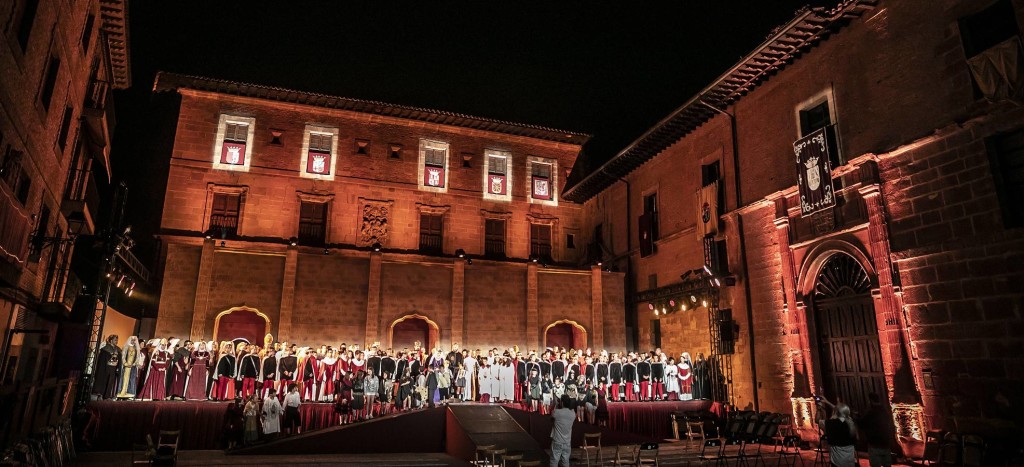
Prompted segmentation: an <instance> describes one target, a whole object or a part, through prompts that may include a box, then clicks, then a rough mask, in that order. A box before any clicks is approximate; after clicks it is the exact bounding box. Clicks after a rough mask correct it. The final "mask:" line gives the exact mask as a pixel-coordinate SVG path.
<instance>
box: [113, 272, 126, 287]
mask: <svg viewBox="0 0 1024 467" xmlns="http://www.w3.org/2000/svg"><path fill="white" fill-rule="evenodd" d="M124 278H125V276H124V274H122V275H121V276H120V277H118V278H117V285H115V286H114V287H120V286H121V284H123V283H124Z"/></svg>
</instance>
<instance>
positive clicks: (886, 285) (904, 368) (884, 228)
mask: <svg viewBox="0 0 1024 467" xmlns="http://www.w3.org/2000/svg"><path fill="white" fill-rule="evenodd" d="M872 165H873V164H872ZM862 170H863V169H862ZM869 170H870V169H869ZM858 191H859V192H860V195H861V196H862V197H863V198H864V205H865V207H867V211H868V251H869V253H870V254H871V262H873V263H874V264H875V273H876V274H877V275H878V289H877V290H872V291H871V296H872V297H873V298H874V301H875V310H876V311H875V316H876V319H877V320H878V338H879V339H878V340H879V343H880V344H881V346H882V365H883V366H884V371H885V380H886V385H887V386H888V387H889V391H890V394H892V399H893V402H897V403H918V402H920V395H919V393H918V391H917V387H916V384H915V383H914V377H913V371H912V370H911V368H910V359H909V358H907V356H908V354H907V352H906V349H905V343H906V342H909V340H908V336H905V335H903V332H904V331H905V328H906V326H905V325H904V324H903V316H902V310H903V304H902V303H901V302H900V298H899V297H898V296H897V295H896V293H895V292H896V289H895V286H894V284H893V278H894V277H895V274H894V271H893V266H892V262H891V251H890V249H889V229H888V225H887V223H886V219H885V208H884V206H883V205H882V197H881V190H880V188H879V185H878V184H870V185H865V186H862V187H861V188H860V189H859V190H858Z"/></svg>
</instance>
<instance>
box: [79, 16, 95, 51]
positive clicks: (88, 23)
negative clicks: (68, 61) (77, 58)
mask: <svg viewBox="0 0 1024 467" xmlns="http://www.w3.org/2000/svg"><path fill="white" fill-rule="evenodd" d="M94 23H96V16H95V15H93V14H92V13H89V16H86V17H85V26H84V27H82V53H83V54H87V53H89V42H90V41H91V40H92V26H93V24H94Z"/></svg>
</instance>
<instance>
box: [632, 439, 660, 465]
mask: <svg viewBox="0 0 1024 467" xmlns="http://www.w3.org/2000/svg"><path fill="white" fill-rule="evenodd" d="M636 465H637V466H643V465H653V466H657V465H658V443H644V444H641V445H640V449H637V450H636Z"/></svg>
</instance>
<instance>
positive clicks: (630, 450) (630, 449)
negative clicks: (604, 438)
mask: <svg viewBox="0 0 1024 467" xmlns="http://www.w3.org/2000/svg"><path fill="white" fill-rule="evenodd" d="M636 452H637V446H623V445H618V446H615V459H614V460H612V465H636Z"/></svg>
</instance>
